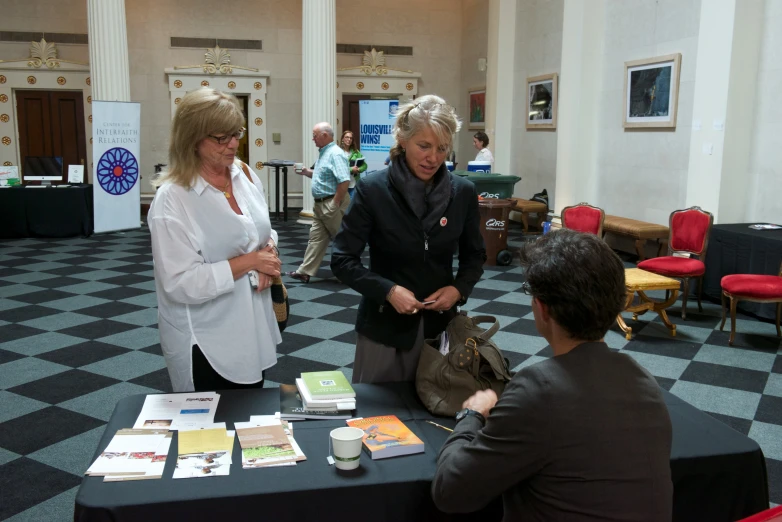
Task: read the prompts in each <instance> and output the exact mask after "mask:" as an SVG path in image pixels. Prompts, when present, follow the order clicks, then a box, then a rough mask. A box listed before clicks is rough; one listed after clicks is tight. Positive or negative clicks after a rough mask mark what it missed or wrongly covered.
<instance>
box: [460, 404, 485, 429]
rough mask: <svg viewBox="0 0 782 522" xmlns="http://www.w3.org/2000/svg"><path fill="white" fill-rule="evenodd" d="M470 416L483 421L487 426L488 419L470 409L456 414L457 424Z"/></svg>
mask: <svg viewBox="0 0 782 522" xmlns="http://www.w3.org/2000/svg"><path fill="white" fill-rule="evenodd" d="M468 415H472V416H473V417H475V418H476V419H478V420H479V421H481V424H483V425H486V417H484V416H483V414H482V413H481V412H478V411H475V410H471V409H469V408H465V409H463V410H462V411H459V412H456V422H459V421H460V420H462V419H463V418H465V417H467V416H468Z"/></svg>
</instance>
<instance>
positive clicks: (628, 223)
mask: <svg viewBox="0 0 782 522" xmlns="http://www.w3.org/2000/svg"><path fill="white" fill-rule="evenodd" d="M609 232H610V233H612V234H616V235H617V236H623V237H628V238H630V239H632V240H634V241H635V251H636V252H637V253H638V260H639V261H643V260H644V259H646V256H644V245H645V244H646V242H647V241H649V240H652V241H656V242H657V245H658V246H657V256H661V255H662V252H663V249H664V248H665V247H666V246H667V245H668V234H669V233H670V231H669V230H668V227H667V226H665V225H655V224H654V223H647V222H645V221H638V220H637V219H630V218H623V217H619V216H609V215H606V218H605V221H604V222H603V237H605V235H606V234H607V233H609Z"/></svg>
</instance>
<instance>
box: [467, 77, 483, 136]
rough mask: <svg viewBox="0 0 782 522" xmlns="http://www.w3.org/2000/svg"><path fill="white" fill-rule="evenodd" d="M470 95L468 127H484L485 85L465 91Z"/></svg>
mask: <svg viewBox="0 0 782 522" xmlns="http://www.w3.org/2000/svg"><path fill="white" fill-rule="evenodd" d="M467 92H468V93H469V95H470V124H469V128H470V129H485V128H486V87H476V88H474V89H470V90H468V91H467Z"/></svg>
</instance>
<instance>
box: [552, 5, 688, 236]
mask: <svg viewBox="0 0 782 522" xmlns="http://www.w3.org/2000/svg"><path fill="white" fill-rule="evenodd" d="M700 8H701V0H659V1H657V2H649V1H646V0H608V2H607V4H606V23H605V55H604V61H603V63H604V67H603V70H602V71H600V74H602V82H603V86H602V90H601V94H600V96H599V99H598V100H597V103H598V104H599V111H598V112H599V114H601V115H602V117H601V121H599V122H598V140H597V142H598V151H597V172H596V175H597V190H596V201H590V203H593V204H596V205H599V206H601V207H603V208H604V209H605V211H606V213H608V214H616V215H620V216H623V217H629V218H635V219H640V220H644V221H650V222H653V223H659V224H667V223H668V217H669V215H670V213H671V211H673V210H675V209H677V208H681V207H682V206H683V205H684V201H685V196H686V190H687V168H688V162H689V145H690V133H691V130H692V108H693V91H694V80H695V61H696V56H697V42H698V29H699V18H700ZM673 53H681V54H682V65H681V77H680V83H679V105H678V116H677V125H676V128H675V129H674V130H662V129H660V130H648V129H633V130H627V131H626V130H624V129H623V128H622V110H623V100H622V96H623V88H624V62H626V61H630V60H636V59H641V58H652V57H655V56H661V55H666V54H673ZM562 81H566V79H565V78H563V79H562Z"/></svg>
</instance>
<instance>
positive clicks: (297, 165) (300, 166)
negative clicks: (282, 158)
mask: <svg viewBox="0 0 782 522" xmlns="http://www.w3.org/2000/svg"><path fill="white" fill-rule="evenodd" d="M303 168H304V163H294V164H293V169H294V170H295V171H296V172H301V171H302V169H303Z"/></svg>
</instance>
